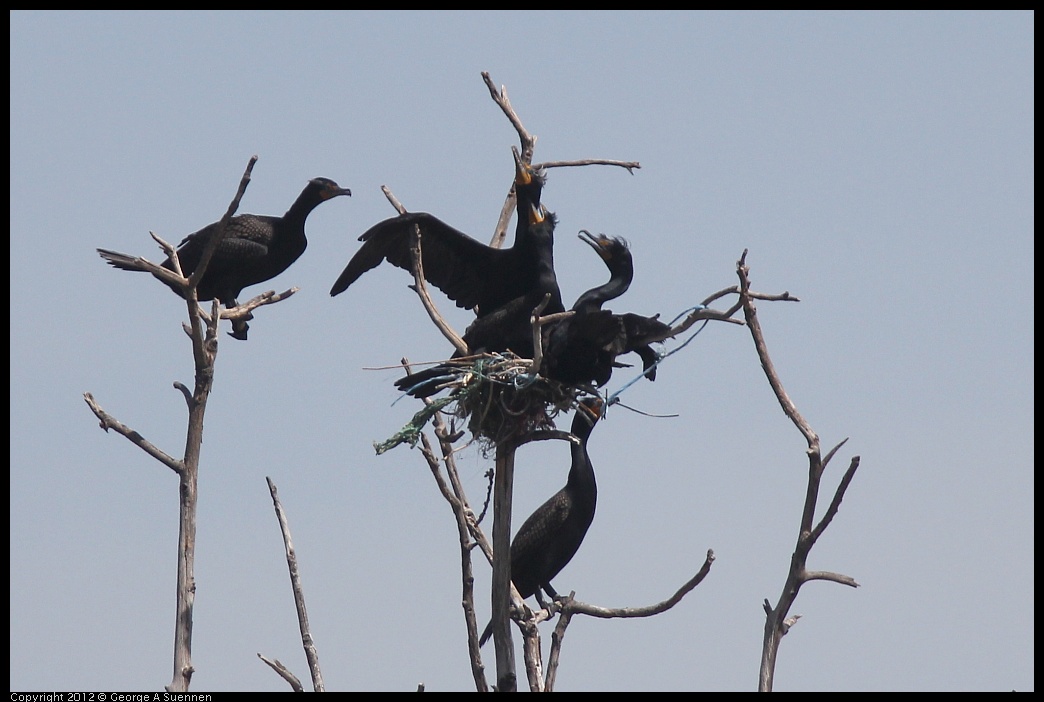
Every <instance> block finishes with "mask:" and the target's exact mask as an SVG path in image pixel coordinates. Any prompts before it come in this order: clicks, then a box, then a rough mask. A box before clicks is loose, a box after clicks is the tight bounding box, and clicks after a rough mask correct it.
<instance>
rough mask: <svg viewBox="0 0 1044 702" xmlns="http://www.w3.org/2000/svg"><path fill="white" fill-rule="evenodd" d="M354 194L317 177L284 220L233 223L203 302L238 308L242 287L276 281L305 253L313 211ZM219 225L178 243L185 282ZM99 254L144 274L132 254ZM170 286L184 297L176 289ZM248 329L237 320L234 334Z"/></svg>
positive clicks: (168, 264)
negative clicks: (214, 302)
mask: <svg viewBox="0 0 1044 702" xmlns="http://www.w3.org/2000/svg"><path fill="white" fill-rule="evenodd" d="M351 194H352V191H351V190H349V189H348V188H342V187H340V186H339V185H337V183H335V182H333V181H332V180H330V179H329V178H313V179H312V180H310V181H308V185H306V186H305V188H304V190H302V191H301V194H300V195H299V196H298V197H297V200H295V201H294V204H293V205H291V206H290V209H289V210H287V211H286V214H284V215H283V216H282V217H274V216H270V215H253V214H242V215H236V216H235V217H233V218H232V219H230V220H229V222H228V225H227V226H226V227H225V234H224V236H223V237H222V239H221V243H220V244H218V247H217V249H216V250H215V251H214V255H213V257H211V259H210V263H209V264H208V265H207V270H206V273H204V274H203V278H202V280H200V281H199V286H198V288H197V289H196V294H197V295H198V297H199V299H200V300H201V301H204V300H213V299H217V300H218V301H220V302H221V304H223V305H224V306H225V307H226V308H231V307H235V306H236V305H237V304H238V303H237V301H236V298H238V297H239V294H240V292H242V290H243V288H245V287H247V286H248V285H255V284H257V283H263V282H265V281H266V280H269V279H271V278H274V277H276V276H277V275H279V274H280V273H282V272H283V271H285V270H286V269H287V268H289V267H290V264H292V263H293V262H294V261H296V260H297V259H298V258H299V257H300V256H301V254H302V253H304V250H305V247H306V246H307V245H308V240H307V239H306V238H305V231H304V225H305V220H306V219H307V218H308V215H309V214H310V213H311V212H312V210H314V209H315V208H316V207H317V206H318V205H319V204H320V203H322V202H325V201H326V200H329V199H330V198H333V197H337V196H338V195H351ZM218 224H219V223H218V222H215V223H214V224H210V225H207V226H206V227H204V228H203V229H200V230H199V231H198V232H196V233H194V234H189V235H188V236H187V237H185V239H184V240H182V242H181V243H180V244H179V245H178V260H179V261H180V262H181V270H182V272H183V273H184V275H185V277H186V278H187V277H189V276H191V275H192V273H193V272H194V271H195V270H196V266H197V265H199V261H200V258H201V257H202V256H203V251H204V249H206V246H207V242H209V241H210V237H211V234H212V233H213V232H214V230H215V229H216V228H217V227H218ZM98 254H99V255H100V256H101V257H102V258H104V259H105V260H106V261H107V262H108V263H109V264H110V265H112V266H115V267H116V268H120V269H123V270H125V271H144V270H145V269H144V268H142V266H141V264H140V263H139V262H138V260H137V259H135V258H134V257H133V256H128V255H126V254H122V253H119V252H116V251H109V250H107V249H98ZM160 265H161V266H163V267H164V268H167V269H169V270H171V271H173V270H174V263H173V262H172V261H171V259H170V258H169V257H168V258H167V259H166V260H164V261H163V263H161V264H160ZM163 282H165V283H166V281H163ZM166 284H167V285H168V286H169V287H170V289H171V290H173V291H174V292H176V293H177V294H178V295H182V291H181V289H180V288H179V287H178V286H177V285H175V284H172V283H166ZM247 329H248V326H247V323H246V322H245V321H243V320H236V321H233V323H232V332H231V336H233V337H234V338H236V339H246V338H247Z"/></svg>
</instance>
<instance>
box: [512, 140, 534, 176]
mask: <svg viewBox="0 0 1044 702" xmlns="http://www.w3.org/2000/svg"><path fill="white" fill-rule="evenodd" d="M511 155H512V156H513V157H514V159H515V184H516V185H529V184H530V183H531V182H532V181H533V171H532V167H531V166H528V165H527V164H525V163H522V154H520V153H518V149H517V148H515V147H514V146H512V147H511Z"/></svg>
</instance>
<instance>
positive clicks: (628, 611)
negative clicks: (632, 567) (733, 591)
mask: <svg viewBox="0 0 1044 702" xmlns="http://www.w3.org/2000/svg"><path fill="white" fill-rule="evenodd" d="M714 559H715V556H714V551H713V550H712V549H708V550H707V558H706V560H704V562H703V566H701V567H700V569H699V571H698V572H697V573H696V575H694V576H692V578H690V579H689V580H688V581H687V582H686V583H685V584H684V585H682V586H681V587H680V588H678V591H677V592H675V593H674V594H673V595H671V596H670V597H668V598H667V599H666V600H664V601H662V602H657V603H656V604H652V605H647V606H645V607H598V606H596V605H590V604H587V603H585V602H580V601H578V600H574V599H572V598H571V597H570V598H566V599H565V600H564V601H563V602H562V612H563V613H569V614H586V615H588V616H590V617H598V618H599V619H615V618H623V619H632V618H636V617H651V616H654V615H656V614H660V613H661V612H666V611H667V610H668V609H670V608H672V607H674V605H676V604H678V603H679V602H681V600H682V598H683V597H685V596H686V595H687V594H689V593H690V592H692V590H693V589H694V588H695V587H696V586H697V585H699V584H700V583H701V582H703V579H704V578H706V577H707V574H708V573H710V569H711V566H712V565H714Z"/></svg>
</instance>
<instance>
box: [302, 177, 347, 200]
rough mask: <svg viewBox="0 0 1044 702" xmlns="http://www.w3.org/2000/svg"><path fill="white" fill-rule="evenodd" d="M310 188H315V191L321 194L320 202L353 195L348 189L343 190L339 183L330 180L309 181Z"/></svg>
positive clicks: (316, 179)
mask: <svg viewBox="0 0 1044 702" xmlns="http://www.w3.org/2000/svg"><path fill="white" fill-rule="evenodd" d="M308 186H309V187H310V188H315V191H316V192H317V193H318V194H319V199H320V200H329V199H330V198H332V197H337V196H338V195H351V194H352V191H351V190H349V189H348V188H342V187H341V186H339V185H338V184H337V183H335V182H333V181H332V180H330V179H329V178H312V179H311V180H310V181H308Z"/></svg>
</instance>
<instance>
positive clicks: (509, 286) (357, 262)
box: [330, 154, 564, 317]
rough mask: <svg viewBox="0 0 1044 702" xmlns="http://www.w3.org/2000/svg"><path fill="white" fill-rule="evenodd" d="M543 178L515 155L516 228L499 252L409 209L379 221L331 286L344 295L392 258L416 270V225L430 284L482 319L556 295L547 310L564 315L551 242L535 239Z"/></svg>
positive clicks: (397, 264) (434, 218) (401, 265)
mask: <svg viewBox="0 0 1044 702" xmlns="http://www.w3.org/2000/svg"><path fill="white" fill-rule="evenodd" d="M544 177H545V176H544V173H543V171H538V170H535V169H533V168H532V166H530V165H528V164H524V163H522V161H521V159H519V157H518V156H517V154H516V156H515V199H516V209H517V215H516V218H517V223H516V225H515V241H514V243H513V245H512V246H511V247H510V248H506V249H495V248H493V247H491V246H487V245H486V244H483V243H481V242H479V241H476V240H475V239H473V238H471V237H470V236H468V235H467V234H465V233H464V232H461V231H458V230H457V229H454V228H453V227H451V226H449V225H448V224H446V223H445V222H443V221H442V220H440V219H439V218H437V217H435V216H434V215H431V214H428V213H427V212H407V213H405V214H401V215H398V216H397V217H392V218H390V219H386V220H384V221H382V222H378V223H377V224H375V225H373V226H372V227H370V228H369V229H367V230H366V231H365V232H363V234H362V235H361V236H360V237H359V240H360V241H362V242H363V245H362V247H361V248H360V249H359V250H358V251H357V252H356V253H355V255H354V256H353V257H352V259H351V260H350V261H349V262H348V265H347V266H345V269H344V271H342V272H341V275H340V276H339V277H338V278H337V282H335V283H334V284H333V287H332V288H331V289H330V295H339V294H340V293H342V292H344V291H345V290H346V289H347V288H348V286H350V285H351V284H352V283H354V282H355V281H356V280H358V279H359V276H361V275H362V274H363V273H365V272H366V271H368V270H370V269H371V268H376V267H377V266H378V265H380V263H381V262H382V261H385V260H387V261H388V262H389V263H391V264H392V265H394V266H398V267H399V268H402V269H404V270H407V271H412V270H413V259H412V256H411V255H410V245H411V242H412V240H413V235H414V228H415V227H419V228H420V232H421V257H422V258H421V261H422V263H423V266H424V279H425V280H426V281H427V282H428V283H430V284H431V285H434V286H435V287H437V288H438V289H439V290H441V291H442V292H443V293H445V294H446V296H447V297H448V298H449V299H451V300H453V301H454V302H456V303H457V306H458V307H463V308H477V310H476V313H477V315H478V317H484V316H486V315H489V314H491V313H493V312H495V311H496V310H498V309H500V308H501V307H503V306H504V305H506V304H508V303H510V302H511V301H513V300H517V299H518V298H520V297H524V296H527V295H531V294H535V293H537V292H539V294H540V297H541V298H542V297H543V295H544V294H545V293H549V294H550V295H551V302H550V303H549V304H548V307H547V310H545V312H546V313H547V314H550V313H551V312H561V311H563V309H564V308H563V307H562V295H561V293H560V292H559V290H558V281H557V280H556V278H555V269H554V259H553V256H552V253H553V252H552V249H553V246H554V239H553V238H542V239H541V238H536V237H534V236H531V231H532V229H531V227H530V212H531V210H532V209H533V208H537V211H538V212H539V207H540V191H541V189H542V188H543V184H544Z"/></svg>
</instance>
